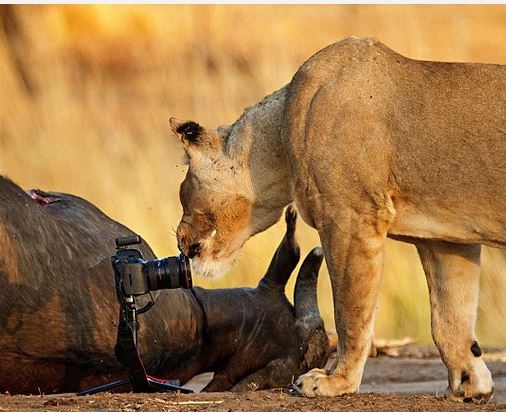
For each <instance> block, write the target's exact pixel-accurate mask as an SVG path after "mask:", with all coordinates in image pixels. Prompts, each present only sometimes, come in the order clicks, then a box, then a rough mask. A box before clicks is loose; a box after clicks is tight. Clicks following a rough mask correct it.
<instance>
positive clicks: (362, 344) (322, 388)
mask: <svg viewBox="0 0 506 412" xmlns="http://www.w3.org/2000/svg"><path fill="white" fill-rule="evenodd" d="M353 213H354V212H350V214H353ZM350 214H349V215H348V216H347V218H346V219H345V221H346V223H343V222H342V221H340V226H337V225H327V226H325V229H324V230H323V231H322V233H320V236H321V240H322V245H323V249H324V251H325V258H326V261H327V265H328V268H329V273H330V277H331V283H332V292H333V297H334V315H335V323H336V330H337V333H338V335H339V347H338V361H337V364H336V367H335V369H334V370H333V371H330V374H327V372H326V371H325V370H322V369H313V370H311V371H309V372H308V373H306V374H305V375H302V376H300V377H299V379H298V380H297V382H296V388H297V389H298V391H299V392H300V393H302V394H304V395H306V396H309V397H312V396H337V395H342V394H345V393H354V392H357V391H358V388H359V385H360V381H361V379H362V373H363V369H364V364H365V361H366V359H367V355H368V353H369V351H370V348H371V343H372V335H373V327H374V315H375V312H376V306H377V297H378V290H379V285H380V278H381V271H382V266H383V248H384V243H385V239H386V231H385V228H384V224H383V223H379V222H377V221H376V220H375V219H372V220H371V218H370V217H369V216H357V217H356V218H355V219H351V220H349V216H350Z"/></svg>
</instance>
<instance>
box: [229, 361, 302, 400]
mask: <svg viewBox="0 0 506 412" xmlns="http://www.w3.org/2000/svg"><path fill="white" fill-rule="evenodd" d="M298 367H299V365H297V364H296V362H295V361H294V359H275V360H273V361H270V362H269V363H268V364H267V366H265V368H262V369H260V370H259V371H256V372H254V373H252V374H251V375H248V376H246V377H245V378H243V379H241V380H240V381H239V382H238V383H237V384H235V385H234V386H233V387H232V388H231V389H230V391H232V392H247V391H251V390H257V389H270V388H284V387H286V386H287V382H290V381H293V380H294V379H296V378H297V376H293V374H291V373H290V372H291V371H294V370H297V369H298Z"/></svg>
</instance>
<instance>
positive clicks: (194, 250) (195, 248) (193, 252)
mask: <svg viewBox="0 0 506 412" xmlns="http://www.w3.org/2000/svg"><path fill="white" fill-rule="evenodd" d="M199 252H200V243H194V244H193V245H191V246H190V247H189V248H188V257H189V258H190V259H193V258H194V257H195V256H197V254H198V253H199Z"/></svg>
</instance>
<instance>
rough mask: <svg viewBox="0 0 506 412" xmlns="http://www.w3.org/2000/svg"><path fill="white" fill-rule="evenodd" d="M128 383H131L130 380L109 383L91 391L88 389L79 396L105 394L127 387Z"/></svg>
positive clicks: (78, 394)
mask: <svg viewBox="0 0 506 412" xmlns="http://www.w3.org/2000/svg"><path fill="white" fill-rule="evenodd" d="M128 383H131V382H130V379H123V380H121V381H113V382H109V383H106V384H104V385H100V386H97V387H95V388H91V389H87V390H85V391H81V392H78V393H77V396H84V395H93V394H95V393H99V392H105V391H108V390H110V389H114V388H117V387H119V386H123V385H126V384H128Z"/></svg>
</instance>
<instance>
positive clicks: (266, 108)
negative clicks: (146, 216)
mask: <svg viewBox="0 0 506 412" xmlns="http://www.w3.org/2000/svg"><path fill="white" fill-rule="evenodd" d="M171 125H172V128H173V130H174V131H175V132H176V133H177V134H179V135H180V136H181V138H182V142H183V144H184V147H185V150H186V153H187V155H188V159H189V160H188V162H189V169H188V173H187V175H186V178H185V180H184V181H183V183H182V185H181V191H180V197H181V202H182V205H183V211H184V214H183V217H182V220H181V223H180V225H179V227H178V230H177V235H178V242H179V247H180V248H181V250H182V251H184V252H185V253H187V254H189V255H190V256H191V257H193V262H194V267H195V269H196V270H198V271H200V272H201V273H204V274H210V275H212V274H215V273H218V272H222V271H224V270H225V269H226V268H227V267H228V265H230V263H231V262H232V261H233V259H234V256H235V255H236V253H237V251H238V250H239V248H240V247H241V246H242V244H243V243H244V242H245V241H246V240H247V239H248V238H249V237H250V236H252V235H254V234H255V233H258V232H260V231H262V230H264V229H266V228H267V227H269V226H271V225H272V224H273V223H275V222H276V221H277V220H278V219H279V217H280V215H281V213H282V209H283V207H284V206H286V205H287V204H288V203H290V202H292V201H295V203H296V205H297V208H298V209H299V211H300V213H301V215H302V216H303V218H304V220H305V221H306V222H307V223H308V224H310V225H311V226H312V227H314V228H315V229H317V230H318V233H319V235H320V238H321V242H322V245H323V249H324V253H325V259H326V261H327V264H328V267H329V272H330V277H331V282H332V289H333V295H334V307H335V321H336V329H337V332H338V334H339V359H338V362H337V365H336V366H335V368H334V370H332V371H330V373H328V372H327V371H325V370H312V371H310V372H308V373H307V374H305V375H302V376H301V377H300V378H299V379H298V381H297V382H296V383H297V385H298V387H299V389H300V391H301V392H302V393H303V394H305V395H307V396H335V395H341V394H344V393H351V392H356V391H357V390H358V388H359V385H360V381H361V377H362V371H363V367H364V362H365V360H366V357H367V353H368V351H369V348H370V345H371V338H372V333H373V322H374V315H375V308H376V305H377V297H378V289H379V284H380V278H381V271H382V266H383V251H384V245H385V240H386V237H387V236H388V237H392V238H394V239H399V240H403V241H406V242H411V243H413V244H415V246H416V247H417V249H418V252H419V255H420V258H421V261H422V265H423V267H424V270H425V273H426V276H427V282H428V285H429V290H430V301H431V308H432V334H433V338H434V341H435V343H436V345H437V347H438V348H439V351H440V353H441V357H442V359H443V361H444V363H445V364H446V366H447V367H448V380H449V388H448V390H447V395H448V396H449V397H450V398H452V399H456V400H461V401H464V402H470V401H473V402H477V403H484V402H487V401H488V400H489V398H490V396H491V395H492V391H493V382H492V378H491V375H490V372H489V370H488V369H487V367H486V365H485V363H484V362H483V360H482V358H481V349H480V347H479V346H478V343H477V342H476V339H475V335H474V324H475V320H476V310H477V303H478V289H479V265H480V244H486V245H490V246H496V247H505V246H506V208H505V205H506V66H500V65H490V64H462V63H439V62H427V61H416V60H411V59H408V58H406V57H403V56H401V55H399V54H397V53H395V52H394V51H392V50H391V49H389V48H388V47H386V46H385V45H383V44H381V43H380V42H378V41H376V40H371V39H358V38H349V39H346V40H343V41H341V42H339V43H336V44H333V45H331V46H328V47H327V48H325V49H323V50H321V51H320V52H318V53H317V54H315V55H314V56H313V57H311V58H310V59H309V60H308V61H307V62H305V63H304V64H303V65H302V67H301V68H300V69H299V70H298V71H297V73H296V74H295V76H294V77H293V79H292V81H291V82H290V83H289V84H288V85H286V86H285V87H283V88H281V89H280V90H278V91H276V92H275V93H273V94H272V95H270V96H268V97H266V98H265V99H264V100H263V101H261V102H260V103H259V104H257V105H256V106H253V107H251V108H248V109H246V111H245V112H244V113H243V115H242V116H241V117H240V118H239V119H238V120H237V121H236V122H235V123H234V124H233V125H231V126H225V127H220V128H218V129H217V130H209V129H205V128H203V127H201V126H199V125H198V124H197V123H195V122H188V121H186V122H181V121H177V120H175V119H171Z"/></svg>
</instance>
